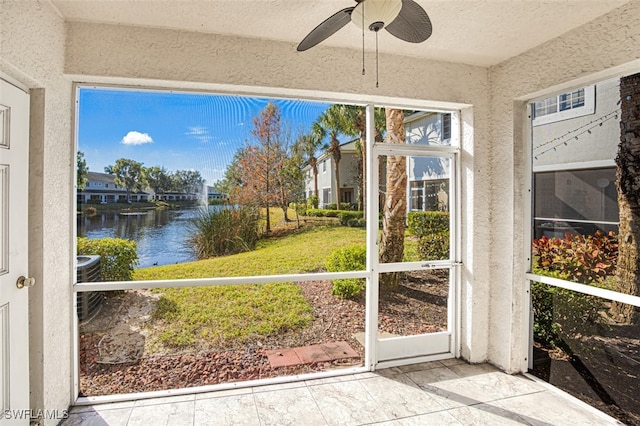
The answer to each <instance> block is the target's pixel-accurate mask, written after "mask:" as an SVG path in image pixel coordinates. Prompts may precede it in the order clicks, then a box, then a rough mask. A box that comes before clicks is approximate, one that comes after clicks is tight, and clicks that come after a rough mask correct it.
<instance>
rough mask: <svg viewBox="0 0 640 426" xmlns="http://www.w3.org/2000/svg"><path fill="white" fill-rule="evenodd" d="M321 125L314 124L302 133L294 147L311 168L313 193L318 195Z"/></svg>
mask: <svg viewBox="0 0 640 426" xmlns="http://www.w3.org/2000/svg"><path fill="white" fill-rule="evenodd" d="M319 130H321V128H320V127H319V126H314V127H313V128H312V130H311V131H310V132H309V133H307V134H306V135H302V136H300V137H299V138H298V140H297V141H296V143H295V146H294V149H295V151H296V152H297V155H299V156H300V157H301V158H302V159H303V161H304V164H306V165H308V166H309V167H310V168H311V172H312V173H313V195H315V196H316V197H317V196H318V157H316V153H317V152H318V149H320V146H321V145H322V132H321V131H319Z"/></svg>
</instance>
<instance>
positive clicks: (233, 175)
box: [213, 148, 245, 197]
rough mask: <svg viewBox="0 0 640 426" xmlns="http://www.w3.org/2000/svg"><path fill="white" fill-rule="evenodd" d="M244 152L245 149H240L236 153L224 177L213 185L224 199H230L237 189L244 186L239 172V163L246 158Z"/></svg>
mask: <svg viewBox="0 0 640 426" xmlns="http://www.w3.org/2000/svg"><path fill="white" fill-rule="evenodd" d="M244 150H245V149H244V148H238V150H237V151H236V153H235V154H234V155H233V160H231V164H229V166H228V167H227V170H226V171H225V173H224V177H223V178H222V179H221V180H219V181H217V182H215V183H214V184H213V187H214V189H215V190H216V191H218V192H219V193H220V194H222V196H223V197H229V196H230V195H231V194H233V193H234V191H235V190H236V188H237V187H238V186H240V185H241V184H242V179H241V177H240V174H239V170H238V163H239V162H240V160H241V159H242V157H243V156H244Z"/></svg>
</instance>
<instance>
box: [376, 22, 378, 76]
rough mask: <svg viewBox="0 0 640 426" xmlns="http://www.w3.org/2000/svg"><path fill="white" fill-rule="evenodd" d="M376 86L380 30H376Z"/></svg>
mask: <svg viewBox="0 0 640 426" xmlns="http://www.w3.org/2000/svg"><path fill="white" fill-rule="evenodd" d="M376 87H378V31H376Z"/></svg>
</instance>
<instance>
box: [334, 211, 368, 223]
mask: <svg viewBox="0 0 640 426" xmlns="http://www.w3.org/2000/svg"><path fill="white" fill-rule="evenodd" d="M362 215H363V214H362V212H352V211H339V213H338V220H339V221H340V225H342V226H347V225H348V224H349V221H350V220H353V219H362Z"/></svg>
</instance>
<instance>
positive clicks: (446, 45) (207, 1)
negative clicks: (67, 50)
mask: <svg viewBox="0 0 640 426" xmlns="http://www.w3.org/2000/svg"><path fill="white" fill-rule="evenodd" d="M50 1H51V3H53V5H54V6H55V7H56V8H57V9H58V10H59V11H60V13H61V14H62V16H64V17H65V18H66V19H67V20H69V21H85V22H100V23H110V24H124V25H138V26H147V27H156V28H170V29H178V30H186V31H199V32H205V33H214V34H223V35H234V36H241V37H251V38H260V39H268V40H278V41H285V42H290V43H292V48H291V50H292V54H297V55H306V54H312V53H311V51H308V52H301V53H299V52H296V50H295V46H297V44H298V43H299V42H300V41H301V40H302V39H303V38H304V36H305V35H306V34H307V33H308V32H309V31H311V30H312V29H313V28H315V26H316V25H318V24H319V23H320V22H322V21H323V20H324V19H326V18H328V17H329V16H331V15H332V14H334V13H335V12H337V11H338V10H340V9H343V8H345V7H349V6H352V5H355V2H354V0H50ZM416 1H417V2H418V3H419V4H420V5H421V6H422V7H423V8H424V9H425V10H426V11H427V13H428V14H429V17H430V18H431V22H432V24H433V35H432V36H431V38H429V39H428V40H427V41H425V42H423V43H420V44H411V43H405V42H402V41H399V40H397V39H395V38H394V37H392V36H391V35H390V34H389V33H387V32H385V31H383V32H381V33H380V38H379V46H380V51H381V52H393V53H397V54H402V55H407V56H414V57H424V58H430V59H435V60H442V61H451V62H461V63H466V64H473V65H482V66H490V65H495V64H498V63H500V62H502V61H504V60H505V59H508V58H510V57H513V56H516V55H518V54H520V53H522V52H525V51H527V50H529V49H531V48H533V47H534V46H537V45H539V44H541V43H544V42H546V41H548V40H551V39H553V38H555V37H557V36H559V35H561V34H563V33H565V32H567V31H569V30H571V29H572V28H575V27H578V26H580V25H582V24H584V23H586V22H589V21H591V20H593V19H597V18H598V17H599V16H601V15H603V14H605V13H607V12H609V11H610V10H612V9H614V8H616V7H619V6H621V5H623V4H624V3H626V2H627V0H416ZM365 43H366V46H367V47H366V48H367V50H372V49H373V48H374V46H375V39H374V35H373V34H372V33H369V34H367V35H366V40H365ZM321 45H325V46H334V47H343V48H350V49H361V48H362V34H361V32H360V30H359V29H358V28H357V27H356V26H355V25H354V24H352V23H349V24H347V26H345V27H344V28H342V29H341V30H340V31H338V32H337V33H336V34H334V35H333V36H331V37H330V38H328V39H327V40H325V41H324V42H323V43H322V44H321Z"/></svg>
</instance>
